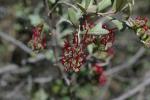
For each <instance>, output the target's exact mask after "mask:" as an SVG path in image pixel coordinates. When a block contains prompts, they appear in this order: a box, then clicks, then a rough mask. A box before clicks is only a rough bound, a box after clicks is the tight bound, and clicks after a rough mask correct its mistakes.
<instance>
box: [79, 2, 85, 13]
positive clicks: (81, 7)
mask: <svg viewBox="0 0 150 100" xmlns="http://www.w3.org/2000/svg"><path fill="white" fill-rule="evenodd" d="M77 6H78V7H79V8H80V10H81V11H82V12H83V13H86V9H85V8H84V7H83V6H82V5H81V4H79V3H77Z"/></svg>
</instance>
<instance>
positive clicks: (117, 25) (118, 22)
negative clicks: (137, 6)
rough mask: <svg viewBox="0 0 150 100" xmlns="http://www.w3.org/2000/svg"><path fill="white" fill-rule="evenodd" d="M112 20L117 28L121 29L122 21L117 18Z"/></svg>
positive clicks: (122, 26)
mask: <svg viewBox="0 0 150 100" xmlns="http://www.w3.org/2000/svg"><path fill="white" fill-rule="evenodd" d="M112 22H113V24H114V25H115V26H116V27H117V28H118V30H122V29H123V28H124V25H123V22H121V21H119V20H112Z"/></svg>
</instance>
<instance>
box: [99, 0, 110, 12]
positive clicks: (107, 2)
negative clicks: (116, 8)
mask: <svg viewBox="0 0 150 100" xmlns="http://www.w3.org/2000/svg"><path fill="white" fill-rule="evenodd" d="M111 5H112V0H102V1H101V2H99V3H98V6H97V11H98V12H100V11H102V10H104V9H106V8H108V7H109V6H111Z"/></svg>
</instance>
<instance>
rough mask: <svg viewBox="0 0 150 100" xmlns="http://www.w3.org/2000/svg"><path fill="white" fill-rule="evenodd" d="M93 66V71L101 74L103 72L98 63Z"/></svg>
mask: <svg viewBox="0 0 150 100" xmlns="http://www.w3.org/2000/svg"><path fill="white" fill-rule="evenodd" d="M94 68H95V72H96V73H97V74H102V73H103V71H104V70H103V67H102V66H101V65H99V64H95V65H94Z"/></svg>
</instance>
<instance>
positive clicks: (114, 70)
mask: <svg viewBox="0 0 150 100" xmlns="http://www.w3.org/2000/svg"><path fill="white" fill-rule="evenodd" d="M144 52H145V49H144V48H143V47H141V48H140V50H139V51H138V52H137V53H136V54H135V55H134V56H133V57H132V58H130V59H129V60H128V61H127V62H125V63H124V64H122V65H118V66H116V67H115V68H112V69H110V70H108V71H106V75H112V74H114V73H118V72H120V71H122V70H124V69H126V68H130V67H131V66H132V65H133V64H134V63H136V62H137V61H138V59H139V58H140V57H141V56H143V54H144Z"/></svg>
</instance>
